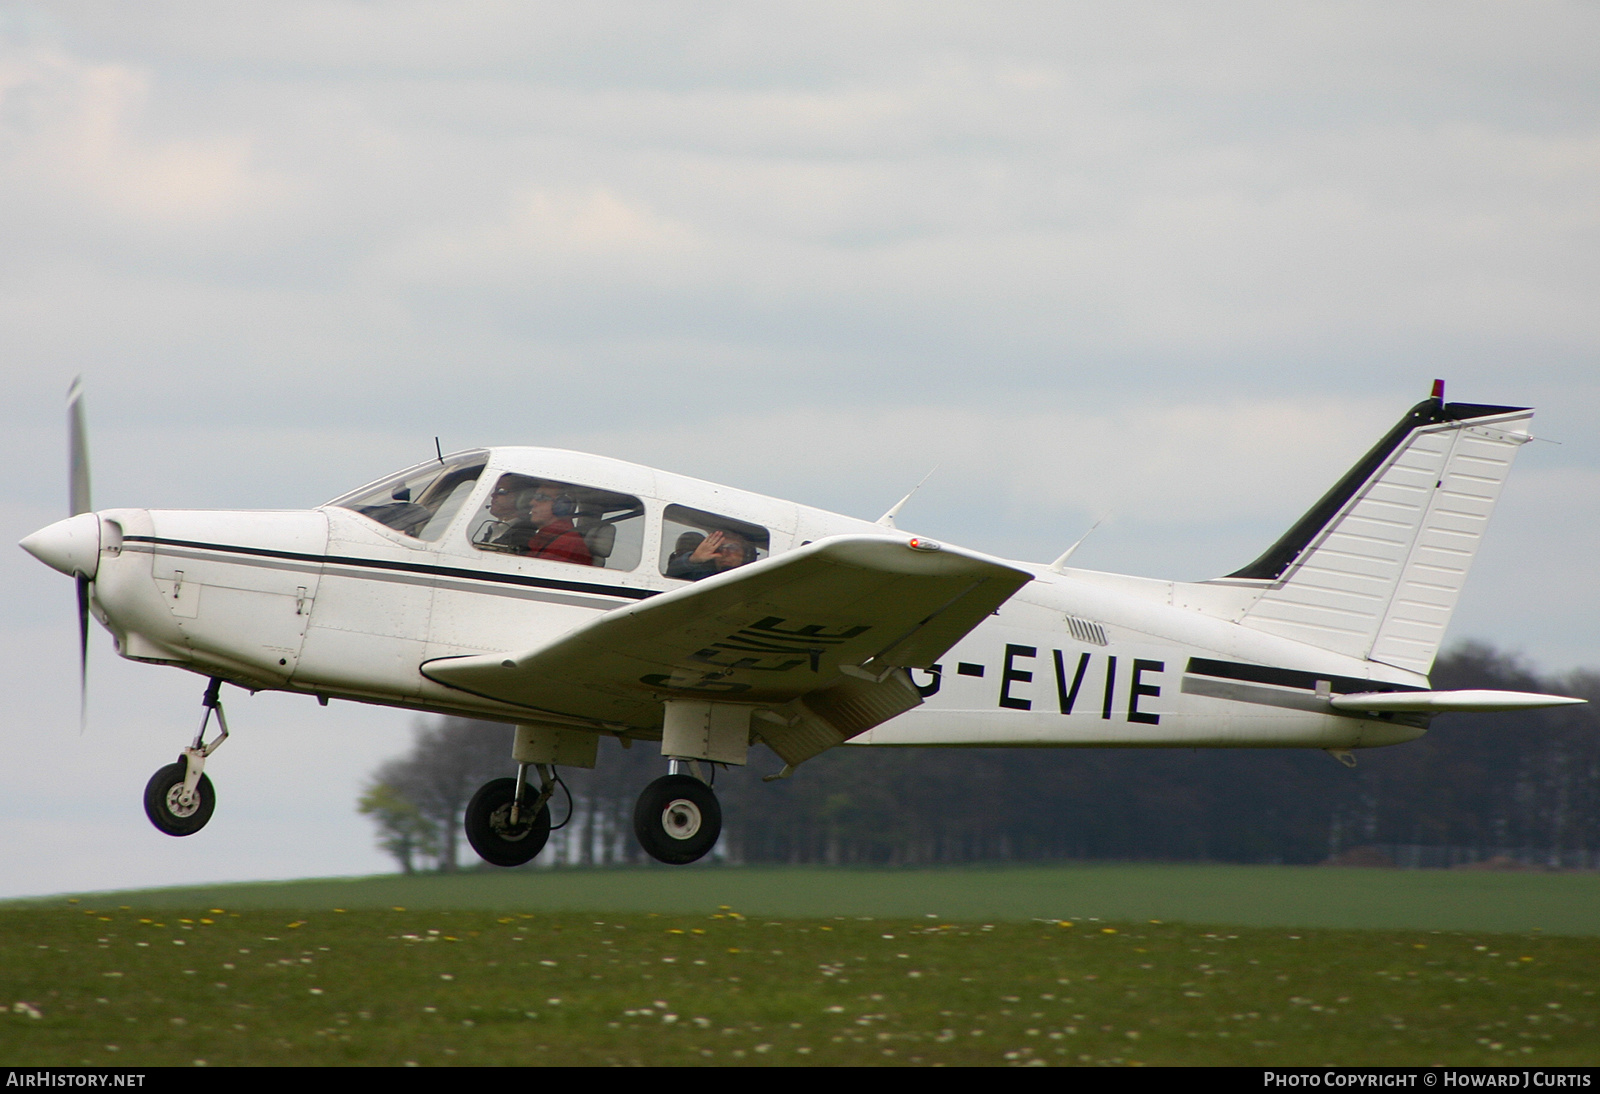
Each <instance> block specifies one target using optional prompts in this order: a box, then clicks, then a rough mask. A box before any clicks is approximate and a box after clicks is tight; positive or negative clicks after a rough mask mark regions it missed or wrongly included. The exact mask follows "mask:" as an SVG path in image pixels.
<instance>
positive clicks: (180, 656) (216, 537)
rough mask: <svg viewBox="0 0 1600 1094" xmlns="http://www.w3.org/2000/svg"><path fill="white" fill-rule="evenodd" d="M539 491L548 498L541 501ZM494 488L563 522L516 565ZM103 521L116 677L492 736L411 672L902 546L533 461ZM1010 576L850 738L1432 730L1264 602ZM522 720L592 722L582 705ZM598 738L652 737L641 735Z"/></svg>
mask: <svg viewBox="0 0 1600 1094" xmlns="http://www.w3.org/2000/svg"><path fill="white" fill-rule="evenodd" d="M451 476H454V478H452V477H451ZM546 483H548V484H554V487H553V488H552V489H551V490H549V491H548V492H550V493H553V494H554V495H556V496H554V497H552V498H542V497H540V496H538V494H537V492H536V489H537V484H546ZM528 484H535V485H534V486H528ZM512 487H519V488H520V487H526V490H527V491H534V492H533V493H531V494H530V496H531V497H532V499H533V500H532V504H535V505H538V504H540V503H541V502H544V503H548V504H553V505H554V506H555V512H556V513H558V514H559V513H560V512H561V506H563V505H565V509H566V515H565V516H555V517H552V518H549V519H548V520H547V521H546V522H545V523H544V525H543V526H542V528H541V529H539V530H538V531H537V532H536V533H534V534H535V536H536V537H537V536H541V535H542V536H543V539H542V540H541V539H538V538H535V539H534V541H533V542H534V546H533V547H529V546H527V541H526V536H524V539H523V540H518V541H517V546H516V547H515V548H511V547H507V546H506V545H507V544H508V543H510V542H511V533H512V532H514V531H515V525H516V522H515V521H513V520H511V519H510V518H508V517H506V516H504V514H503V513H501V511H500V510H499V509H497V508H496V506H497V505H498V504H499V501H498V500H497V496H496V495H497V494H510V493H512V492H514V491H513V489H512ZM430 492H431V493H430ZM525 492H526V491H525ZM374 498H377V499H378V500H379V501H380V502H382V504H377V503H374V502H373V499H374ZM524 503H525V504H526V499H524ZM98 518H99V521H100V551H99V562H98V571H97V572H96V573H95V574H94V583H93V599H92V608H93V611H94V613H95V616H96V618H97V619H99V620H100V622H101V623H102V624H104V625H105V626H106V628H107V629H108V630H109V631H110V632H111V633H112V635H113V636H114V638H115V640H116V642H117V648H118V651H119V652H120V653H121V654H122V655H123V656H124V657H128V658H132V659H135V660H141V661H148V662H154V663H160V664H168V665H174V666H179V667H182V668H186V669H189V670H191V671H194V672H197V673H201V674H204V675H207V676H220V677H222V678H224V679H228V680H230V681H233V682H235V683H237V684H240V685H243V686H246V687H250V688H253V689H276V690H284V691H291V692H300V693H304V694H309V695H316V696H318V697H321V698H324V699H328V698H338V699H348V700H354V701H359V702H367V703H379V704H385V705H390V706H396V707H403V708H407V709H413V710H421V711H430V712H437V713H445V714H453V715H461V716H467V717H476V718H485V719H490V720H498V721H505V722H518V721H519V720H524V719H527V718H528V717H529V713H530V712H529V711H527V710H523V709H519V708H517V707H515V706H511V705H508V704H505V703H500V702H496V701H493V700H489V699H484V698H480V697H477V696H474V695H471V694H467V693H465V692H462V691H458V690H455V689H453V688H450V687H447V686H445V685H442V684H440V683H437V682H434V681H432V680H429V679H428V678H427V677H426V676H424V675H423V674H422V672H420V671H419V666H421V665H423V664H424V663H426V662H428V661H431V660H435V659H438V658H447V657H463V656H476V655H482V654H493V653H510V652H515V651H520V650H526V649H530V648H533V647H536V646H540V645H542V644H544V643H547V642H549V641H552V640H554V639H556V638H558V637H560V636H561V635H563V634H566V633H568V632H570V631H572V630H573V629H574V628H576V627H578V626H580V625H582V624H583V623H585V622H586V621H588V620H590V619H592V618H594V616H595V615H596V614H597V613H604V612H608V611H612V610H614V609H616V608H619V607H622V606H625V605H628V604H631V603H637V602H639V601H641V600H644V599H647V598H649V597H652V596H655V595H657V594H660V593H663V592H667V591H670V590H672V589H677V588H682V587H683V586H684V585H685V583H686V582H687V581H690V580H693V579H694V577H693V575H694V574H696V573H698V572H699V571H696V570H695V569H694V567H695V566H697V565H702V564H701V563H700V562H698V561H694V560H696V559H698V556H699V555H702V554H707V549H708V548H709V547H710V546H711V545H713V544H716V543H722V544H723V545H724V546H726V544H727V542H728V541H729V540H733V541H735V542H737V543H738V544H739V545H740V547H741V548H742V549H743V550H745V551H746V552H747V555H746V556H745V557H744V558H742V559H740V560H739V561H740V563H741V564H754V565H759V563H760V560H761V559H764V558H767V557H771V556H777V555H781V554H783V553H784V552H786V551H789V550H792V549H794V548H795V547H798V546H801V545H803V544H806V543H811V542H814V541H817V540H821V539H824V538H827V537H830V536H835V535H844V534H858V535H859V534H862V533H868V534H884V535H899V536H902V538H903V536H904V533H900V532H894V531H892V530H890V529H887V528H885V527H883V526H880V525H877V524H873V523H871V522H868V521H863V520H858V519H855V518H851V517H847V516H842V515H839V514H836V513H829V512H826V511H824V510H820V509H814V508H810V507H807V506H802V505H797V504H794V503H792V502H786V501H782V500H779V499H776V498H770V497H764V496H762V495H758V494H753V493H750V492H747V491H742V490H736V489H732V488H729V487H724V486H719V485H716V484H713V483H708V482H704V481H700V480H697V479H692V478H688V477H684V476H680V475H674V474H670V473H667V472H663V471H657V470H653V469H651V468H647V467H642V466H639V465H636V464H631V463H626V462H623V461H618V460H612V459H607V458H603V457H597V456H590V455H584V454H580V453H575V452H567V451H561V450H554V449H539V448H497V449H489V450H483V451H480V452H468V453H459V454H456V455H453V456H451V457H449V458H448V460H441V461H439V464H438V467H437V468H433V467H430V466H422V467H419V468H414V469H411V470H410V471H408V472H404V473H402V474H401V475H399V476H395V477H393V478H392V479H389V480H380V482H378V483H375V484H373V485H372V486H370V487H366V488H363V489H362V490H360V491H355V492H353V493H352V494H351V495H347V496H346V498H343V499H336V501H335V502H332V503H329V504H328V505H325V506H323V507H321V508H318V509H314V510H304V511H283V512H272V511H266V512H263V511H209V510H208V511H197V510H159V509H112V510H105V511H102V512H100V513H99V514H98ZM540 544H542V545H543V546H540ZM541 550H542V551H544V557H539V556H538V554H537V552H539V551H541ZM563 552H564V553H563ZM704 565H710V563H705V564H704ZM1012 565H1015V566H1018V567H1019V568H1022V569H1025V570H1028V571H1029V572H1031V573H1032V574H1033V575H1034V579H1033V580H1032V581H1031V582H1029V583H1028V584H1027V585H1026V586H1024V587H1023V588H1022V589H1021V591H1019V592H1018V593H1017V594H1016V595H1014V596H1013V597H1012V598H1011V599H1010V600H1009V601H1007V602H1006V603H1005V604H1004V605H1003V606H1002V607H1001V608H1000V610H999V611H997V612H996V613H995V614H994V615H993V616H991V617H989V618H988V619H987V620H986V621H985V622H983V623H981V624H980V625H979V626H978V627H976V628H975V629H974V630H972V631H971V632H970V633H968V634H967V635H966V636H965V637H964V638H962V639H961V640H960V641H958V642H957V643H956V644H955V646H954V647H952V648H951V649H950V650H949V651H948V652H947V653H946V654H944V655H943V656H942V657H940V658H939V660H938V662H937V664H935V665H930V666H926V667H924V668H920V669H916V670H913V671H912V673H911V678H912V681H913V683H915V684H916V685H917V688H918V690H919V691H920V692H921V693H922V696H923V703H922V705H921V706H919V707H917V708H915V709H913V710H911V711H908V712H907V713H905V714H902V715H900V716H898V717H896V718H893V719H892V720H890V721H888V722H885V723H883V724H882V725H879V726H877V727H876V728H874V729H871V730H868V731H867V732H866V733H864V734H862V735H861V736H859V737H857V738H855V740H854V741H853V742H852V743H859V744H875V745H952V746H957V745H966V746H974V745H983V746H1001V745H1005V746H1046V747H1048V746H1079V747H1082V746H1121V747H1127V746H1151V747H1159V746H1211V747H1216V746H1235V747H1285V746H1291V747H1317V748H1329V749H1348V748H1356V747H1370V746H1376V745H1386V744H1394V743H1398V742H1400V741H1405V740H1410V739H1412V738H1415V737H1417V736H1419V735H1421V733H1422V732H1423V730H1424V728H1425V725H1426V722H1425V719H1423V718H1422V717H1420V716H1416V715H1403V714H1401V715H1393V716H1390V717H1372V716H1357V715H1352V714H1348V713H1340V712H1334V711H1331V710H1330V708H1329V706H1328V703H1327V701H1326V700H1327V697H1328V695H1329V694H1337V693H1340V692H1350V691H1363V690H1371V689H1372V688H1373V685H1375V684H1376V685H1379V688H1378V689H1379V690H1384V689H1390V688H1421V687H1426V686H1427V680H1426V678H1425V677H1423V676H1420V675H1418V674H1416V673H1412V672H1407V671H1405V670H1402V669H1399V668H1394V667H1391V666H1386V665H1383V664H1380V663H1377V662H1373V661H1367V660H1362V659H1359V658H1354V657H1349V656H1345V655H1341V654H1337V653H1333V652H1330V651H1329V650H1326V649H1321V648H1319V647H1316V646H1313V645H1309V644H1306V643H1303V642H1298V641H1294V640H1292V639H1289V638H1285V637H1282V636H1280V635H1274V634H1270V633H1265V632H1263V631H1261V630H1256V629H1251V628H1249V627H1246V626H1242V625H1240V624H1239V622H1238V619H1240V618H1241V617H1242V615H1243V613H1244V611H1245V609H1246V608H1248V606H1249V605H1250V604H1251V603H1253V602H1254V600H1255V598H1257V597H1259V596H1260V593H1261V588H1262V586H1260V585H1259V584H1256V585H1252V584H1251V583H1249V582H1238V581H1234V582H1216V583H1184V582H1171V581H1157V580H1152V579H1145V578H1133V577H1123V576H1118V575H1112V574H1101V573H1095V572H1091V571H1084V570H1073V569H1063V570H1061V571H1059V572H1058V571H1056V570H1053V569H1050V568H1048V567H1045V566H1037V565H1032V564H1025V563H1013V564H1012ZM684 575H690V576H684ZM539 714H540V716H541V717H548V716H551V715H556V716H567V717H570V718H571V719H572V724H574V725H582V724H584V722H585V716H584V713H583V712H582V711H568V712H563V711H555V712H551V711H542V712H539ZM594 728H597V729H600V730H601V731H603V732H608V733H616V734H621V735H628V736H636V737H640V738H646V739H649V738H653V737H658V736H659V735H660V724H659V720H657V721H656V722H655V723H654V724H651V723H650V722H649V721H648V720H646V721H640V722H638V723H636V724H626V725H618V724H615V723H611V724H606V725H600V724H598V723H597V724H596V725H595V726H594Z"/></svg>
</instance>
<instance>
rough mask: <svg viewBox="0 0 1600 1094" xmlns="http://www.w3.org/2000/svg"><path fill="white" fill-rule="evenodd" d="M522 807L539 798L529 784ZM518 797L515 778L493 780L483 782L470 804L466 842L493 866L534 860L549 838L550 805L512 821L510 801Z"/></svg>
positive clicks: (523, 810)
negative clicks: (537, 813)
mask: <svg viewBox="0 0 1600 1094" xmlns="http://www.w3.org/2000/svg"><path fill="white" fill-rule="evenodd" d="M523 794H524V799H523V809H522V812H523V813H524V814H526V812H527V806H529V805H532V804H533V802H534V801H536V800H537V799H538V794H537V793H536V792H535V791H534V790H533V788H531V787H529V788H526V789H525V790H524V791H523ZM516 796H517V780H516V779H494V780H492V781H490V782H486V783H484V784H483V785H482V786H480V787H479V788H478V792H477V793H476V794H474V795H472V800H471V801H470V802H468V803H467V823H466V828H467V842H468V843H470V844H472V849H473V850H474V851H476V852H478V857H479V858H481V859H483V861H484V862H487V863H489V864H490V865H491V866H521V865H522V864H523V863H526V862H532V861H533V857H534V856H535V855H537V854H538V853H539V852H540V851H543V850H544V845H545V843H546V842H548V841H549V839H550V807H549V806H548V805H545V806H542V807H541V808H540V809H539V815H538V816H536V817H528V816H526V815H524V816H523V818H522V820H521V823H519V824H517V825H514V826H513V825H512V823H511V802H512V800H513V799H514V798H515V797H516Z"/></svg>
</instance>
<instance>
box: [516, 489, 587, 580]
mask: <svg viewBox="0 0 1600 1094" xmlns="http://www.w3.org/2000/svg"><path fill="white" fill-rule="evenodd" d="M497 489H498V487H497ZM520 500H521V501H522V503H523V504H525V505H526V506H527V508H526V509H525V510H524V512H525V513H526V515H527V527H529V528H530V529H531V534H529V536H528V542H527V546H526V547H525V548H524V549H523V553H524V554H526V555H528V556H529V557H531V558H543V559H549V560H550V561H552V562H571V563H575V564H577V565H579V566H589V565H592V564H593V563H594V556H593V555H592V554H591V553H590V551H589V545H588V544H587V543H585V542H584V539H583V534H582V533H581V532H579V531H578V530H577V528H576V527H574V525H573V523H572V514H573V513H574V512H575V511H576V508H577V507H576V503H575V502H574V501H573V499H572V498H571V497H570V496H569V495H568V494H567V493H566V491H565V488H564V487H563V486H562V485H561V484H559V483H554V482H541V483H539V484H538V485H536V486H535V487H534V488H533V489H532V490H528V491H525V492H524V493H523V495H522V498H521V499H520Z"/></svg>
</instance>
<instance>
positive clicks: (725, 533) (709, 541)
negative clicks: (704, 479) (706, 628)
mask: <svg viewBox="0 0 1600 1094" xmlns="http://www.w3.org/2000/svg"><path fill="white" fill-rule="evenodd" d="M771 546H772V537H771V536H769V535H768V534H767V530H766V529H765V528H763V527H761V526H760V525H758V524H747V523H745V522H744V521H742V520H735V519H733V518H732V517H723V516H718V515H717V514H715V513H706V512H702V511H701V510H699V509H690V508H689V507H687V506H684V505H669V506H667V509H666V512H665V513H664V514H663V521H662V528H661V572H662V573H663V574H664V575H666V576H667V577H675V578H678V579H679V580H682V581H699V580H700V579H702V578H707V577H711V576H712V575H713V574H720V573H724V572H726V571H728V570H732V569H736V568H737V567H740V566H744V565H747V564H748V563H751V562H755V561H756V560H758V559H763V558H766V557H767V554H768V552H769V550H770V549H771Z"/></svg>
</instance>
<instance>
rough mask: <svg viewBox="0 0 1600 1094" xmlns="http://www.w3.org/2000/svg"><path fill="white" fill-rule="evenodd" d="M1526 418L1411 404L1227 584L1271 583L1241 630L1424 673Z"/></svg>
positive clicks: (1436, 401) (1519, 412)
mask: <svg viewBox="0 0 1600 1094" xmlns="http://www.w3.org/2000/svg"><path fill="white" fill-rule="evenodd" d="M1436 390H1437V389H1436ZM1532 418H1533V412H1532V411H1531V410H1528V409H1526V408H1522V407H1504V406H1482V405H1479V404H1476V403H1445V402H1443V400H1442V399H1441V398H1439V397H1437V396H1436V397H1435V398H1431V399H1426V400H1424V401H1423V402H1421V403H1418V404H1417V405H1416V406H1415V407H1413V408H1412V409H1411V411H1410V412H1409V413H1408V414H1407V415H1406V416H1405V417H1404V418H1402V419H1401V420H1400V422H1399V424H1397V425H1396V426H1395V427H1394V429H1392V430H1390V431H1389V433H1388V435H1387V436H1385V437H1384V439H1383V440H1382V441H1380V442H1378V444H1377V446H1376V447H1375V448H1373V449H1372V451H1370V452H1368V453H1367V455H1366V456H1365V457H1363V459H1362V460H1361V461H1360V462H1359V463H1357V464H1356V466H1355V467H1353V468H1351V469H1350V471H1349V473H1347V474H1346V475H1345V476H1344V478H1342V479H1341V480H1340V481H1339V482H1338V484H1337V485H1335V486H1334V488H1333V489H1332V490H1330V491H1329V492H1328V493H1327V494H1326V495H1325V496H1324V497H1323V498H1322V500H1321V501H1319V502H1318V503H1317V504H1316V505H1315V506H1313V507H1312V509H1311V511H1310V512H1308V513H1307V514H1306V515H1305V516H1304V517H1302V518H1301V519H1300V520H1299V522H1297V523H1296V524H1295V526H1294V527H1293V528H1291V529H1290V530H1289V531H1288V532H1287V533H1285V535H1284V536H1283V538H1282V539H1280V540H1278V542H1277V543H1275V544H1273V546H1272V547H1271V548H1269V549H1268V551H1267V552H1266V554H1264V555H1262V556H1261V557H1260V558H1258V559H1257V560H1256V561H1255V562H1252V563H1251V564H1250V565H1249V566H1246V567H1245V568H1244V569H1242V570H1239V571H1237V572H1235V573H1232V574H1229V575H1228V577H1227V578H1225V579H1223V580H1225V581H1229V582H1233V581H1241V582H1244V581H1248V582H1263V583H1267V587H1266V589H1265V591H1264V592H1263V593H1262V594H1261V597H1260V598H1259V599H1258V600H1257V601H1256V602H1255V603H1254V604H1253V605H1252V606H1251V607H1250V608H1249V610H1248V611H1247V612H1246V613H1245V614H1244V616H1243V618H1242V619H1240V623H1241V624H1242V625H1243V626H1246V627H1252V628H1255V629H1256V630H1261V631H1266V632H1268V633H1270V634H1276V635H1281V636H1283V637H1285V638H1292V639H1295V640H1297V641H1301V642H1306V643H1309V644H1311V645H1314V646H1320V647H1322V648H1324V649H1329V650H1333V651H1335V652H1338V653H1343V654H1347V655H1349V656H1352V657H1361V658H1366V659H1369V660H1372V661H1379V662H1382V663H1383V664H1386V665H1393V666H1395V667H1397V668H1402V669H1408V670H1410V671H1412V672H1419V673H1427V671H1428V670H1429V669H1430V668H1431V667H1432V665H1433V659H1434V656H1435V655H1436V654H1437V653H1438V651H1439V644H1440V642H1441V641H1443V639H1444V631H1445V627H1446V626H1447V625H1448V624H1449V622H1450V613H1451V612H1452V611H1454V610H1455V606H1456V600H1457V598H1458V597H1459V596H1460V594H1461V587H1462V585H1463V584H1464V583H1465V582H1466V578H1467V570H1468V569H1469V568H1470V567H1471V565H1472V559H1473V556H1474V555H1475V554H1477V550H1478V544H1479V543H1480V542H1481V540H1482V538H1483V532H1484V528H1485V526H1486V525H1487V524H1488V522H1489V514H1490V513H1491V512H1492V511H1493V509H1494V503H1495V500H1496V499H1497V498H1498V497H1499V494H1500V486H1501V484H1502V483H1503V482H1505V478H1506V474H1507V473H1508V472H1509V471H1510V470H1511V461H1512V459H1513V458H1514V457H1515V456H1516V453H1517V449H1518V448H1520V447H1521V446H1522V445H1523V444H1524V443H1526V442H1527V441H1528V440H1530V439H1531V437H1530V435H1529V433H1528V423H1529V421H1530V420H1531V419H1532Z"/></svg>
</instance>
